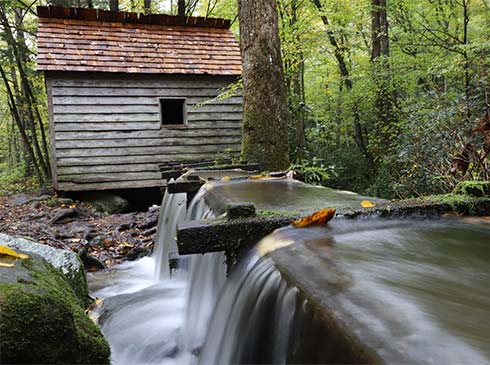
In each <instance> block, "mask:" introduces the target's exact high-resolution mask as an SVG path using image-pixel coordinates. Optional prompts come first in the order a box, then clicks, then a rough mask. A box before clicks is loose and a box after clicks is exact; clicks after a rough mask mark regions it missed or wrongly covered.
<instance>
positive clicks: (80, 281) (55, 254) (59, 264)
mask: <svg viewBox="0 0 490 365" xmlns="http://www.w3.org/2000/svg"><path fill="white" fill-rule="evenodd" d="M0 245H4V246H7V247H10V248H13V249H14V250H20V251H22V252H25V253H27V254H28V255H31V254H36V255H39V256H41V257H43V258H44V259H45V260H46V261H47V262H48V263H50V264H51V265H52V266H53V267H54V268H55V269H56V270H58V271H59V272H60V273H61V274H63V275H64V276H65V277H66V280H67V282H68V283H69V284H70V286H71V287H72V289H73V290H74V292H75V294H76V296H77V297H78V299H79V301H80V303H81V305H83V306H85V305H87V304H88V288H87V279H86V277H85V271H84V269H83V265H82V262H81V261H80V259H79V258H78V256H77V254H75V253H74V252H71V251H66V250H59V249H56V248H53V247H50V246H47V245H42V244H40V243H37V242H34V241H30V240H27V239H24V238H17V237H12V236H8V235H6V234H3V233H0Z"/></svg>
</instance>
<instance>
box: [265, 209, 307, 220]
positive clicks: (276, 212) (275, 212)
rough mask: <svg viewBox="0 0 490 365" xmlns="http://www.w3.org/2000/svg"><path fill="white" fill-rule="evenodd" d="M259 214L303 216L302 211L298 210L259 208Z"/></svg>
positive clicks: (272, 216) (291, 217)
mask: <svg viewBox="0 0 490 365" xmlns="http://www.w3.org/2000/svg"><path fill="white" fill-rule="evenodd" d="M257 216H258V217H261V218H290V219H297V218H298V217H300V216H301V213H300V212H299V211H297V210H259V211H258V213H257Z"/></svg>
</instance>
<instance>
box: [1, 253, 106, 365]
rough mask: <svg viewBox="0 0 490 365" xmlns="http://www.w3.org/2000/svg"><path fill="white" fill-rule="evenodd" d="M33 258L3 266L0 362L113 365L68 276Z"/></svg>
mask: <svg viewBox="0 0 490 365" xmlns="http://www.w3.org/2000/svg"><path fill="white" fill-rule="evenodd" d="M29 256H30V258H29V259H20V260H17V261H16V262H15V266H14V267H0V317H1V319H2V320H1V322H0V349H1V352H0V362H1V363H3V364H31V363H35V364H89V363H90V364H108V363H109V362H110V360H109V357H110V350H109V345H108V344H107V342H106V341H105V339H104V337H103V336H102V334H101V333H100V331H99V329H98V327H97V326H96V325H95V324H94V323H93V322H92V321H91V320H90V318H89V317H88V316H87V315H86V314H85V313H84V308H83V307H82V305H81V302H80V299H79V298H78V297H77V295H76V294H75V291H74V289H73V288H72V286H71V285H70V284H69V282H68V280H67V278H66V277H65V276H64V275H63V274H62V272H61V271H60V270H58V269H55V268H54V267H53V266H52V265H51V264H50V263H48V262H47V261H46V260H44V259H43V258H42V257H41V256H39V255H37V254H35V253H32V251H31V252H30V253H29ZM51 261H56V259H54V258H53V256H51Z"/></svg>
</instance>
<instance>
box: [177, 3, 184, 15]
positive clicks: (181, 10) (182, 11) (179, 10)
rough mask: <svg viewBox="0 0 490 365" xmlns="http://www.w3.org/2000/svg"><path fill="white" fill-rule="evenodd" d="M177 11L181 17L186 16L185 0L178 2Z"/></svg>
mask: <svg viewBox="0 0 490 365" xmlns="http://www.w3.org/2000/svg"><path fill="white" fill-rule="evenodd" d="M177 9H178V10H177V14H178V15H179V16H185V0H178V3H177Z"/></svg>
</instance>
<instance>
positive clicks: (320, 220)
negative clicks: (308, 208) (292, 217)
mask: <svg viewBox="0 0 490 365" xmlns="http://www.w3.org/2000/svg"><path fill="white" fill-rule="evenodd" d="M334 215H335V209H332V208H325V209H322V210H319V211H318V212H315V213H313V214H311V215H309V216H307V217H303V218H301V219H298V220H297V221H293V222H291V224H292V225H293V226H295V227H296V228H304V227H309V226H312V225H324V224H326V223H327V222H328V221H329V220H330V219H332V218H333V216H334Z"/></svg>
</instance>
